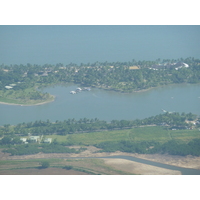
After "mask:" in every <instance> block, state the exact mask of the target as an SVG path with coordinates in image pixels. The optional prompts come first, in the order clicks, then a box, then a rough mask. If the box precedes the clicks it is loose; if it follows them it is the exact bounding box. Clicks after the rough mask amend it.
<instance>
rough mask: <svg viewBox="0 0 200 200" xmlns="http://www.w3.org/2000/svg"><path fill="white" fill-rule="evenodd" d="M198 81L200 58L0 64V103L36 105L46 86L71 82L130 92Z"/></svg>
mask: <svg viewBox="0 0 200 200" xmlns="http://www.w3.org/2000/svg"><path fill="white" fill-rule="evenodd" d="M199 82H200V60H199V59H194V58H191V57H190V58H186V59H183V58H181V59H177V60H175V59H172V60H170V59H164V60H161V59H157V60H155V61H135V60H132V61H129V62H112V63H111V62H110V63H108V62H95V63H92V64H90V63H87V64H83V63H81V64H80V65H77V64H74V63H70V64H68V65H64V64H61V63H59V64H56V65H51V64H45V65H42V66H41V65H32V64H29V63H28V64H27V65H22V64H21V65H10V66H8V65H4V64H2V65H0V103H6V104H11V105H12V104H13V105H40V104H43V103H48V102H51V101H53V100H54V98H55V97H54V96H53V95H51V94H48V93H42V92H40V90H39V89H40V88H45V87H47V86H50V85H59V84H67V83H74V84H78V85H80V87H85V88H91V87H95V88H100V89H104V90H113V91H116V92H123V93H131V92H141V91H146V90H148V89H151V88H154V87H158V86H163V85H169V84H181V83H191V84H192V83H199Z"/></svg>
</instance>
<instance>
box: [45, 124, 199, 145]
mask: <svg viewBox="0 0 200 200" xmlns="http://www.w3.org/2000/svg"><path fill="white" fill-rule="evenodd" d="M46 137H51V138H53V139H57V141H58V142H63V141H67V142H70V143H72V144H79V145H80V144H82V145H94V144H98V143H101V142H105V141H121V140H130V141H133V142H142V141H157V142H161V143H165V142H167V141H169V140H171V139H176V140H180V141H183V142H188V141H190V140H192V139H195V138H200V131H199V130H197V129H194V130H167V129H166V128H164V127H159V126H147V127H139V128H133V129H125V130H114V131H102V132H91V133H79V134H72V135H66V136H60V135H46Z"/></svg>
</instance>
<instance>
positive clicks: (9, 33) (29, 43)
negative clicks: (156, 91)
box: [0, 25, 200, 65]
mask: <svg viewBox="0 0 200 200" xmlns="http://www.w3.org/2000/svg"><path fill="white" fill-rule="evenodd" d="M199 36H200V26H198V25H196V26H192V25H187V26H186V25H185V26H180V25H172V26H167V25H160V26H159V25H151V26H148V25H82V26H81V25H16V26H15V25H7V26H5V25H1V26H0V64H2V63H4V64H8V65H9V64H27V63H31V64H40V65H43V64H57V63H63V64H69V63H71V62H72V63H76V64H80V63H93V62H96V61H99V62H105V61H108V62H118V61H119V62H126V61H131V60H132V59H135V60H136V61H138V60H156V59H158V58H161V59H177V58H181V57H182V58H187V57H194V58H200V55H199V52H200V37H199Z"/></svg>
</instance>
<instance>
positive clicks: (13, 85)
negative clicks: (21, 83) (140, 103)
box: [5, 83, 17, 90]
mask: <svg viewBox="0 0 200 200" xmlns="http://www.w3.org/2000/svg"><path fill="white" fill-rule="evenodd" d="M16 85H17V84H14V83H13V84H10V85H6V86H5V88H6V89H8V90H9V89H12V88H13V87H15V86H16Z"/></svg>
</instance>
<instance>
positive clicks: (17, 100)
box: [0, 88, 54, 105]
mask: <svg viewBox="0 0 200 200" xmlns="http://www.w3.org/2000/svg"><path fill="white" fill-rule="evenodd" d="M35 91H36V90H35V88H27V89H24V90H17V91H15V90H13V89H12V90H6V91H2V90H0V102H4V103H9V104H23V105H34V104H38V103H43V102H48V101H52V100H53V99H54V97H53V96H52V95H50V96H49V97H48V98H47V99H45V100H43V99H38V100H31V99H30V95H31V94H32V93H35Z"/></svg>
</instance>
